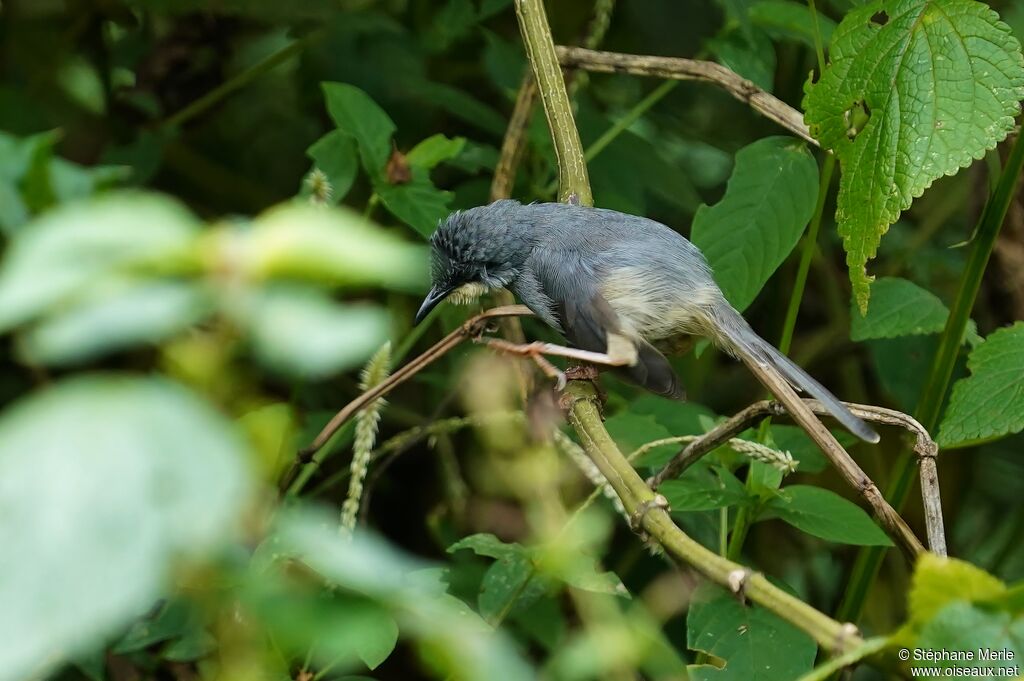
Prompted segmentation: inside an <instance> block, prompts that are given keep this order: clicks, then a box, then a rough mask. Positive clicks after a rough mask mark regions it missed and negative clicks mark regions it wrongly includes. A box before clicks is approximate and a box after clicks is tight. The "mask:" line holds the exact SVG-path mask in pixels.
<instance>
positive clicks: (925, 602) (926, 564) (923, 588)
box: [907, 553, 1006, 625]
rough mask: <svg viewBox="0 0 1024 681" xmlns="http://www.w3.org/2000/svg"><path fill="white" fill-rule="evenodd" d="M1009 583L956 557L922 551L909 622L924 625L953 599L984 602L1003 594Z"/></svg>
mask: <svg viewBox="0 0 1024 681" xmlns="http://www.w3.org/2000/svg"><path fill="white" fill-rule="evenodd" d="M1005 593H1006V585H1005V584H1003V583H1002V582H1001V581H1000V580H998V579H996V578H995V577H993V576H992V575H990V574H988V573H987V572H985V571H984V570H982V569H981V568H979V567H976V566H974V565H971V564H970V563H968V562H966V561H962V560H957V559H956V558H944V557H941V556H936V555H934V554H932V553H924V554H921V556H920V558H918V560H917V564H916V565H915V566H914V579H913V581H912V582H911V586H910V593H909V594H908V597H907V607H908V610H909V611H910V618H909V623H910V624H911V625H922V624H925V623H926V622H928V621H929V620H931V619H932V618H933V617H935V616H936V615H937V614H938V613H939V611H940V610H942V608H944V607H946V606H947V605H949V604H950V603H953V602H954V601H969V602H972V603H974V602H979V601H981V602H984V601H991V600H993V599H998V598H1002V597H1003V596H1004V595H1005Z"/></svg>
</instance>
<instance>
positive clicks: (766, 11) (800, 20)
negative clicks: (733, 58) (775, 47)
mask: <svg viewBox="0 0 1024 681" xmlns="http://www.w3.org/2000/svg"><path fill="white" fill-rule="evenodd" d="M747 13H748V15H749V16H750V21H751V22H752V23H753V24H754V25H755V26H757V27H758V28H760V29H762V30H763V31H765V32H766V33H767V34H768V35H769V36H771V37H772V39H774V40H796V41H799V42H801V43H803V44H805V45H807V46H808V47H812V48H813V47H814V46H815V39H814V33H815V18H817V28H818V32H819V34H820V36H821V44H822V46H823V47H825V48H826V49H827V48H828V45H829V42H830V41H831V40H832V32H833V31H835V29H836V22H834V21H832V20H831V19H830V18H828V17H827V16H825V15H824V14H822V13H821V12H817V13H816V14H815V13H812V12H811V10H810V8H809V7H808V6H807V5H805V4H803V3H800V2H792V1H791V0H760V1H759V2H755V3H754V4H752V5H751V6H750V8H749V9H748V10H747Z"/></svg>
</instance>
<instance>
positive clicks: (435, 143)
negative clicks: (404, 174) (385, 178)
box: [405, 133, 466, 170]
mask: <svg viewBox="0 0 1024 681" xmlns="http://www.w3.org/2000/svg"><path fill="white" fill-rule="evenodd" d="M464 146H466V138H465V137H452V138H448V137H445V136H444V135H442V134H440V133H438V134H437V135H431V136H430V137H428V138H427V139H425V140H423V141H422V142H420V143H419V144H417V145H416V146H415V147H413V148H412V149H411V150H410V151H409V153H408V154H406V156H405V160H406V161H407V162H408V163H409V165H411V166H414V167H417V168H425V169H427V170H430V169H431V168H433V167H434V166H436V165H437V164H439V163H443V162H444V161H449V160H451V159H453V158H455V157H456V156H458V155H459V154H461V153H462V148H463V147H464Z"/></svg>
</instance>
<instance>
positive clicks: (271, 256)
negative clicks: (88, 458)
mask: <svg viewBox="0 0 1024 681" xmlns="http://www.w3.org/2000/svg"><path fill="white" fill-rule="evenodd" d="M228 238H229V240H230V241H233V240H234V239H236V238H238V237H237V236H236V235H235V232H233V231H232V232H229V233H228ZM244 239H245V242H246V243H245V246H244V248H243V249H242V253H241V254H240V257H238V258H237V259H236V260H235V261H232V263H230V264H231V265H233V266H235V267H240V268H242V269H243V271H245V273H246V274H247V275H248V276H249V277H250V278H252V279H278V278H280V279H307V280H314V281H322V282H325V283H328V284H340V285H356V286H358V285H366V284H383V285H385V286H391V287H395V288H400V289H403V290H408V291H416V292H421V291H424V290H426V288H427V283H428V280H429V274H428V271H429V267H430V258H429V257H428V255H427V252H426V250H425V249H424V248H423V247H422V246H415V245H412V244H409V243H406V242H404V241H402V240H401V239H399V238H397V237H395V236H393V235H391V234H387V233H385V232H384V231H383V230H382V229H380V228H379V227H377V226H376V225H374V224H373V223H372V222H370V221H369V220H366V219H365V218H363V217H361V216H360V215H358V214H357V213H355V212H353V211H351V210H349V209H348V208H343V207H339V208H327V207H323V206H309V205H302V204H299V205H296V204H292V205H285V206H281V207H278V208H273V209H271V210H269V211H267V212H266V213H264V214H263V215H261V216H259V217H258V218H256V220H254V221H253V225H252V230H251V231H249V232H247V233H245V235H244ZM230 241H229V243H230ZM226 247H227V246H226ZM0 292H2V289H0Z"/></svg>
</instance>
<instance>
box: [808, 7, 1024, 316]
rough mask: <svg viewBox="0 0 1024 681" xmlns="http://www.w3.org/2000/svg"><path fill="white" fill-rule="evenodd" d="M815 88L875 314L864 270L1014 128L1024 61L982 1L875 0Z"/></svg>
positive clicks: (855, 277)
mask: <svg viewBox="0 0 1024 681" xmlns="http://www.w3.org/2000/svg"><path fill="white" fill-rule="evenodd" d="M806 92H807V94H806V96H805V98H804V102H803V107H804V110H805V111H806V112H807V113H806V116H805V119H806V122H807V124H808V126H810V130H811V134H812V135H814V137H815V138H816V139H818V140H819V141H820V142H821V144H822V146H823V147H824V148H826V149H831V150H833V151H834V152H835V154H836V156H837V157H838V158H839V163H840V165H841V167H842V177H841V180H840V183H839V196H838V198H837V207H836V221H837V222H838V224H839V234H840V236H842V238H843V246H844V248H845V249H846V253H847V265H848V266H849V268H850V281H851V282H852V284H853V292H854V299H855V300H856V301H857V306H858V307H859V308H861V309H862V310H866V309H867V306H868V299H869V297H870V288H869V284H870V282H871V279H870V277H869V276H868V275H867V271H866V265H867V262H868V260H870V259H871V258H873V257H874V255H875V252H876V250H877V249H878V244H879V242H880V241H881V238H882V235H883V234H885V232H886V231H887V230H888V229H889V225H891V224H892V223H893V222H895V221H896V219H897V218H898V217H899V215H900V212H902V211H903V210H906V209H907V208H908V207H909V206H910V204H911V202H912V201H913V200H914V198H916V197H918V196H920V195H921V193H922V192H923V191H924V190H925V189H927V188H928V187H929V186H930V185H931V184H932V182H934V181H935V180H936V179H938V178H940V177H942V176H943V175H950V174H953V173H954V172H956V171H957V170H959V169H960V168H961V167H966V166H967V165H969V164H970V163H972V162H973V161H974V160H975V159H978V158H981V157H982V155H983V154H984V152H985V151H986V150H987V149H991V148H993V147H994V146H995V145H996V143H998V142H999V141H1000V140H1002V139H1004V138H1005V137H1006V135H1007V134H1008V133H1009V132H1010V130H1012V129H1013V126H1014V117H1015V116H1016V115H1017V114H1018V113H1019V112H1020V106H1019V101H1020V99H1021V98H1022V97H1024V57H1022V56H1021V51H1020V43H1019V42H1017V40H1016V39H1015V38H1014V37H1013V35H1012V34H1011V33H1010V30H1009V28H1008V27H1007V26H1006V25H1005V24H1003V23H1001V22H1000V21H999V16H998V15H997V14H996V13H995V12H994V11H993V10H992V9H991V8H990V7H989V6H988V5H986V4H984V3H981V2H975V1H974V0H896V1H895V2H892V1H886V2H883V0H873V1H871V2H867V3H865V4H863V5H861V6H859V7H857V8H856V9H854V10H852V11H851V12H849V13H848V14H847V15H846V17H845V18H844V19H843V21H842V23H841V24H840V25H839V27H838V28H837V29H836V32H835V35H834V39H833V41H832V50H831V59H830V63H829V66H828V68H826V69H825V72H824V74H822V75H821V77H820V78H819V79H818V81H817V82H816V83H808V85H807V88H806Z"/></svg>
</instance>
